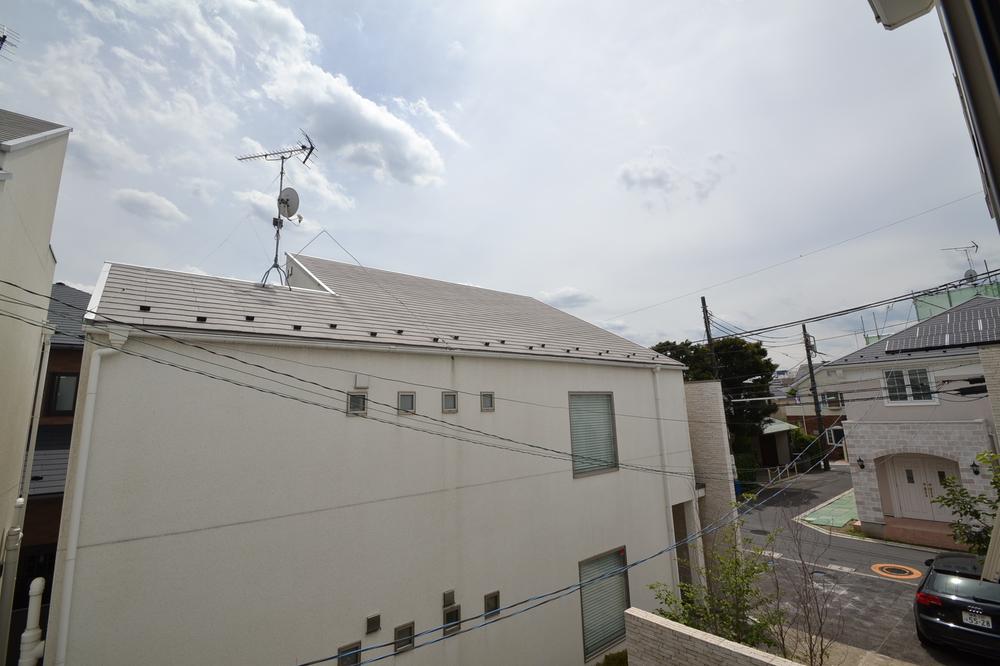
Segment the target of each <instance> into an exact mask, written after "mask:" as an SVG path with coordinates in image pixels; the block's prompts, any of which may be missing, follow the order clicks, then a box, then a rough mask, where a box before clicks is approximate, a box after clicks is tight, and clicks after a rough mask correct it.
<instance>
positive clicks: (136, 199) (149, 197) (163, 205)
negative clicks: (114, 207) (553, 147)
mask: <svg viewBox="0 0 1000 666" xmlns="http://www.w3.org/2000/svg"><path fill="white" fill-rule="evenodd" d="M111 199H112V201H114V202H115V203H116V204H118V206H119V207H121V208H122V209H123V210H126V211H128V212H129V213H132V214H133V215H135V216H136V217H142V218H154V219H156V220H159V221H160V222H164V223H166V224H168V225H173V224H175V223H177V222H183V221H185V220H187V219H188V216H187V215H185V214H184V213H183V212H182V211H181V209H180V208H178V207H177V206H176V205H174V203H173V202H172V201H170V200H169V199H167V198H166V197H163V196H160V195H159V194H157V193H156V192H145V191H143V190H133V189H129V188H125V189H121V190H115V192H114V193H113V194H112V195H111Z"/></svg>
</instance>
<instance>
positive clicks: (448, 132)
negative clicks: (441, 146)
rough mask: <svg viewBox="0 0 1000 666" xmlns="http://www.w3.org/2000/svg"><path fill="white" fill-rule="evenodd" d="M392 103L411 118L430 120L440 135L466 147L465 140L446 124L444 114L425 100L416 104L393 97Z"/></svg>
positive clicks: (420, 100)
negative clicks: (417, 117) (419, 117)
mask: <svg viewBox="0 0 1000 666" xmlns="http://www.w3.org/2000/svg"><path fill="white" fill-rule="evenodd" d="M393 101H394V102H396V105H397V106H398V107H399V108H400V109H402V110H403V111H404V112H405V113H408V114H410V115H412V116H422V117H424V118H430V119H431V121H432V122H433V123H434V128H435V129H436V130H437V131H438V132H440V133H441V134H443V135H445V136H446V137H448V138H449V139H451V140H452V141H454V142H455V143H457V144H459V145H461V146H467V145H468V144H467V143H466V142H465V139H463V138H462V137H461V136H459V134H458V132H456V131H455V129H454V128H453V127H452V126H451V125H450V124H449V123H448V120H447V118H445V117H444V114H443V113H441V112H440V111H437V110H436V109H433V108H431V105H430V104H429V103H428V102H427V100H426V99H425V98H423V97H421V98H420V99H418V100H417V101H416V102H410V101H407V100H406V99H404V98H402V97H395V98H393Z"/></svg>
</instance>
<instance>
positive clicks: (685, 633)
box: [625, 608, 797, 666]
mask: <svg viewBox="0 0 1000 666" xmlns="http://www.w3.org/2000/svg"><path fill="white" fill-rule="evenodd" d="M625 649H627V650H628V663H629V666H660V664H684V665H685V666H716V665H717V664H726V666H761V665H762V664H772V665H773V666H797V664H796V663H795V662H794V661H789V660H788V659H784V658H782V657H778V656H776V655H773V654H770V653H767V652H764V651H762V650H757V649H754V648H752V647H748V646H746V645H741V644H739V643H734V642H733V641H727V640H726V639H724V638H720V637H719V636H715V635H714V634H709V633H706V632H704V631H698V630H697V629H692V628H691V627H687V626H684V625H683V624H680V623H678V622H672V621H671V620H667V619H666V618H662V617H660V616H659V615H655V614H653V613H648V612H646V611H643V610H639V609H638V608H629V609H628V610H626V611H625Z"/></svg>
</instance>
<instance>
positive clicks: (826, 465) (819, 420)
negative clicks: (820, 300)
mask: <svg viewBox="0 0 1000 666" xmlns="http://www.w3.org/2000/svg"><path fill="white" fill-rule="evenodd" d="M802 342H803V343H805V346H806V362H807V363H808V364H809V387H810V390H812V394H813V408H814V409H815V410H816V428H817V430H819V437H823V435H825V434H826V428H825V427H824V426H823V410H822V409H820V406H819V391H817V389H816V371H815V370H814V369H813V354H814V353H816V349H815V348H814V347H813V343H812V339H811V338H810V337H809V331H807V330H806V325H805V324H802ZM824 450H825V449H824ZM823 469H826V470H828V469H830V458H829V457H828V456H827V457H824V458H823Z"/></svg>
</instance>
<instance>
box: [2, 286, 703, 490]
mask: <svg viewBox="0 0 1000 666" xmlns="http://www.w3.org/2000/svg"><path fill="white" fill-rule="evenodd" d="M0 283H7V284H11V285H12V286H15V287H18V288H20V289H24V288H23V287H19V286H18V285H16V284H14V283H10V282H7V281H6V280H0ZM24 290H25V291H28V292H29V293H35V292H31V291H30V290H27V289H24ZM48 298H50V299H51V300H54V301H56V302H60V303H64V302H63V301H61V300H60V299H57V298H55V297H53V296H49V297H48ZM64 304H65V305H68V306H70V307H73V306H72V305H71V304H69V303H64ZM24 305H30V306H31V307H36V308H40V306H36V305H33V304H28V303H24ZM0 315H6V316H9V317H14V318H16V319H19V320H21V321H23V322H25V323H28V324H32V325H35V326H38V327H42V328H51V327H47V326H45V325H44V324H42V323H41V322H32V321H29V320H27V319H24V318H22V317H19V316H17V315H13V314H12V313H8V312H5V311H0ZM102 316H104V315H102ZM108 319H109V321H111V322H112V323H115V320H113V319H110V318H108ZM118 323H121V324H122V325H125V326H130V327H132V328H135V329H137V330H141V331H143V332H147V333H150V334H152V335H156V336H158V337H162V338H165V339H167V340H170V341H172V342H176V343H178V344H181V345H184V346H188V347H193V348H195V349H198V350H201V351H205V352H208V353H209V354H213V355H215V356H219V357H222V358H226V359H229V360H233V361H236V362H238V363H241V364H245V365H248V366H252V367H255V368H259V369H261V370H264V371H266V372H271V373H273V374H276V375H279V376H283V377H288V378H290V379H293V380H295V381H299V382H302V383H305V384H311V385H314V386H317V387H320V388H323V389H325V390H328V391H334V392H336V393H341V394H343V395H345V396H346V395H347V394H348V393H349V392H348V391H345V390H343V389H338V388H335V387H328V386H325V385H324V384H320V383H318V382H314V381H312V380H308V379H303V378H301V377H297V376H296V375H293V374H290V373H286V372H283V371H279V370H274V369H271V368H268V367H267V366H264V365H261V364H257V363H252V362H249V361H245V360H243V359H240V358H238V357H235V356H232V355H230V354H226V353H223V352H218V351H215V350H212V349H209V348H207V347H204V346H202V345H198V344H195V343H191V342H187V341H185V340H181V339H178V338H174V337H173V336H170V335H167V334H165V333H160V332H157V331H151V330H148V329H146V328H144V327H140V326H136V325H134V324H128V323H125V322H118ZM52 330H54V329H52ZM74 337H79V338H81V339H86V338H85V336H74ZM91 341H92V342H93V340H91ZM140 342H141V341H140ZM95 344H96V343H95ZM142 344H147V346H152V347H154V348H157V349H160V350H162V351H166V352H168V353H172V354H176V355H178V356H181V357H184V358H189V359H192V360H196V361H198V362H200V363H208V364H210V365H215V366H217V367H222V368H224V369H226V370H228V371H230V372H240V373H243V374H248V375H250V376H252V377H255V378H257V379H263V380H265V381H271V382H274V383H277V384H279V385H282V386H285V387H287V388H291V389H293V390H298V391H305V392H308V393H313V394H316V395H320V396H321V397H324V398H329V397H330V396H328V395H325V394H318V393H316V392H315V391H311V390H310V389H305V388H302V387H299V386H293V385H288V384H284V383H282V382H280V381H278V380H274V379H270V378H265V377H260V376H259V375H254V374H253V373H248V372H246V371H242V370H239V369H237V368H232V367H230V366H225V365H221V364H218V363H213V362H211V361H207V360H206V359H201V358H197V357H192V356H189V355H185V354H181V353H180V352H177V351H175V350H168V349H163V348H161V347H156V345H149V343H142ZM104 346H107V345H104ZM132 355H135V356H139V357H141V358H149V359H150V360H157V361H159V360H162V359H155V358H154V357H148V356H145V355H142V354H138V353H135V352H132ZM167 365H172V366H173V367H177V368H181V366H179V365H177V364H171V363H167ZM198 374H205V376H210V375H209V374H207V373H203V372H200V371H199V372H198ZM211 376H212V377H214V378H220V379H224V378H221V377H218V376H215V375H211ZM238 385H240V386H243V387H245V388H254V387H253V386H250V385H247V384H244V383H239V384H238ZM269 392H271V393H273V394H275V395H280V396H281V397H286V398H290V399H293V400H298V398H295V397H294V396H288V395H286V394H280V393H276V392H273V391H269ZM300 401H301V400H300ZM305 402H307V403H308V404H314V405H318V404H319V403H315V402H312V401H305ZM366 402H368V403H369V404H374V405H379V406H383V407H387V408H389V409H390V410H391V412H386V413H391V414H393V415H395V414H398V410H397V408H396V407H395V406H393V405H390V404H388V403H382V402H379V401H376V400H371V399H368V400H367V401H366ZM323 406H325V407H329V406H326V405H323ZM329 408H331V409H334V411H338V412H341V413H344V414H346V413H347V410H346V409H338V408H333V407H329ZM411 414H412V415H414V416H419V417H421V418H424V419H426V420H428V421H432V422H434V423H435V424H440V425H443V426H444V427H446V428H449V429H461V430H466V431H469V432H472V433H475V434H478V435H481V436H485V437H489V438H492V439H497V440H500V441H505V442H508V443H511V444H516V445H518V446H523V447H527V448H529V449H534V450H535V451H526V450H524V449H515V448H511V447H501V446H499V445H495V444H489V443H485V442H481V441H479V440H472V439H467V438H462V437H458V436H455V435H449V434H446V433H441V432H438V431H431V430H427V429H424V428H417V427H415V426H412V425H404V424H401V423H397V422H395V421H387V420H385V419H380V418H377V417H371V416H367V415H365V416H364V417H365V418H368V419H371V420H374V421H377V422H379V423H388V424H390V425H395V426H397V427H402V428H406V429H409V430H416V431H418V432H424V433H427V434H432V435H440V436H442V437H447V438H449V439H454V440H457V441H464V442H469V443H472V444H480V445H486V446H493V447H494V448H502V449H504V450H509V451H514V452H522V453H532V454H535V455H538V456H539V457H546V458H553V459H557V460H563V461H577V460H579V461H582V462H590V463H598V464H601V465H608V464H611V463H613V464H616V465H617V466H618V467H619V468H620V469H628V470H631V471H637V472H648V473H653V474H662V475H667V476H678V477H685V478H690V479H695V478H708V477H705V476H704V475H695V474H694V473H693V472H678V471H671V470H669V469H665V468H659V467H651V466H646V465H634V464H631V463H626V462H622V461H614V460H609V459H605V458H595V457H592V456H587V455H584V454H578V453H573V452H567V451H562V450H559V449H554V448H550V447H546V446H542V445H540V444H534V443H530V442H523V441H521V440H516V439H513V438H509V437H505V436H503V435H497V434H494V433H489V432H486V431H483V430H479V429H477V428H472V427H470V426H463V425H460V424H454V423H451V422H449V421H444V420H443V419H437V418H435V417H432V416H429V415H426V414H420V413H418V412H412V413H411ZM358 416H361V415H358ZM536 452H545V453H536ZM546 454H548V455H546Z"/></svg>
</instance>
